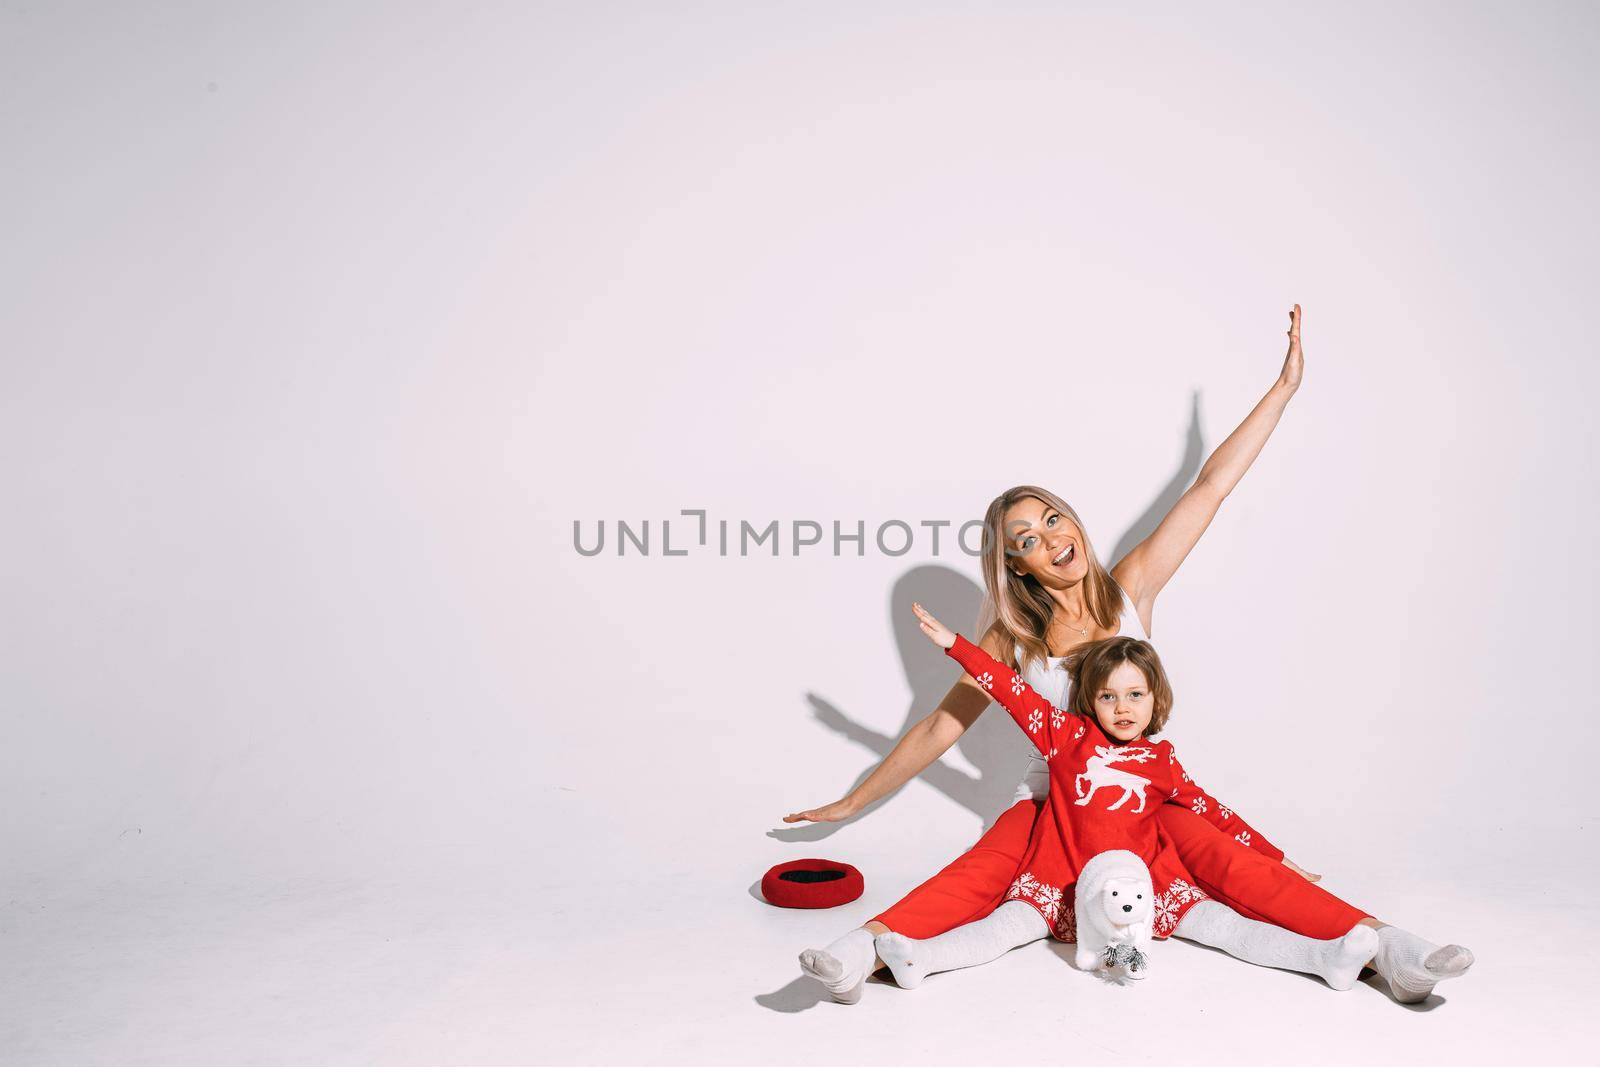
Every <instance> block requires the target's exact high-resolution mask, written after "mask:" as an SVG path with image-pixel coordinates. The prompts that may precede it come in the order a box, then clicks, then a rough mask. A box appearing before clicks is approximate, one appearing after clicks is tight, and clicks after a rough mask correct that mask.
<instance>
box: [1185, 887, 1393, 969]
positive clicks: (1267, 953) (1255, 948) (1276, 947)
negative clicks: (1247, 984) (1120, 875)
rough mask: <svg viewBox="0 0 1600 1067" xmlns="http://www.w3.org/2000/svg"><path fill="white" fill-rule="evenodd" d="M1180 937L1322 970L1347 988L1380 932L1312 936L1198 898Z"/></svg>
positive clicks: (1245, 956) (1262, 961)
mask: <svg viewBox="0 0 1600 1067" xmlns="http://www.w3.org/2000/svg"><path fill="white" fill-rule="evenodd" d="M1172 932H1173V933H1174V934H1177V935H1178V936H1179V937H1181V938H1184V939H1186V940H1189V941H1196V942H1198V943H1200V944H1202V945H1210V946H1211V947H1213V948H1220V949H1222V951H1224V952H1226V953H1228V954H1229V955H1230V956H1236V957H1238V958H1239V959H1241V960H1244V961H1245V962H1246V963H1254V964H1256V965H1257V966H1261V967H1277V968H1280V969H1282V970H1285V971H1300V972H1301V973H1303V974H1315V975H1320V976H1321V977H1322V980H1323V981H1325V982H1327V983H1328V984H1329V985H1330V986H1332V987H1333V988H1334V989H1351V988H1353V987H1354V986H1355V984H1356V979H1357V978H1359V977H1360V976H1361V968H1362V967H1364V966H1366V963H1367V961H1368V960H1370V959H1371V958H1372V954H1373V952H1375V951H1376V950H1377V948H1378V932H1377V931H1376V930H1374V929H1372V927H1370V926H1354V927H1351V929H1350V932H1349V933H1347V934H1345V935H1344V936H1343V937H1335V938H1332V939H1331V940H1328V941H1316V940H1313V939H1312V938H1309V937H1301V936H1300V935H1299V934H1295V933H1290V932H1289V931H1288V930H1284V929H1282V928H1280V927H1277V926H1273V925H1271V924H1270V923H1263V922H1256V921H1255V920H1254V919H1246V918H1245V917H1244V916H1243V915H1240V914H1239V913H1238V912H1236V911H1234V910H1233V909H1232V908H1230V907H1228V906H1227V905H1225V904H1219V903H1218V902H1217V901H1214V900H1202V901H1201V902H1200V903H1198V904H1196V905H1195V906H1194V907H1192V908H1190V909H1189V911H1188V912H1187V913H1186V914H1185V915H1184V917H1183V921H1182V922H1180V923H1178V926H1177V929H1175V930H1173V931H1172Z"/></svg>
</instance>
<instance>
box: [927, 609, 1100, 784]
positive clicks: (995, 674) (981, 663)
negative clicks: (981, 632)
mask: <svg viewBox="0 0 1600 1067" xmlns="http://www.w3.org/2000/svg"><path fill="white" fill-rule="evenodd" d="M911 610H912V611H914V612H916V613H917V621H918V622H920V623H921V624H922V632H923V633H925V634H927V635H928V640H930V641H932V642H933V643H934V644H936V645H938V646H939V647H940V648H942V649H944V650H945V655H947V656H949V657H950V658H951V659H953V660H955V661H956V662H957V663H959V664H961V666H962V668H963V669H964V670H965V671H966V672H967V673H968V674H970V675H972V680H973V681H975V682H977V683H978V684H979V685H980V686H982V687H983V689H984V691H985V692H987V693H988V694H989V695H990V696H992V697H994V698H995V699H996V700H998V701H999V702H1000V703H1001V705H1002V706H1004V707H1005V709H1006V710H1007V711H1009V712H1010V713H1011V717H1012V718H1013V719H1015V720H1017V725H1018V726H1020V727H1022V730H1023V732H1024V733H1026V734H1027V735H1028V737H1029V738H1031V739H1032V741H1033V743H1034V744H1035V745H1037V746H1039V751H1040V752H1042V753H1044V754H1045V755H1046V756H1049V755H1051V754H1052V753H1053V751H1054V749H1055V748H1056V745H1057V742H1056V732H1057V731H1058V730H1060V729H1061V728H1062V726H1063V725H1064V724H1065V723H1066V720H1067V719H1068V718H1070V717H1071V716H1069V715H1068V714H1067V713H1066V712H1064V711H1062V710H1061V709H1060V708H1058V707H1056V706H1055V705H1054V704H1052V703H1050V702H1049V701H1048V700H1046V699H1045V698H1044V697H1042V696H1040V695H1039V694H1038V693H1036V692H1034V691H1033V688H1032V687H1031V686H1030V685H1028V683H1026V682H1024V681H1023V680H1022V677H1021V676H1020V675H1019V674H1017V672H1016V671H1014V670H1012V669H1011V668H1010V667H1007V666H1005V665H1004V664H1002V663H1001V662H1000V661H999V660H997V659H995V658H994V657H993V656H991V655H989V653H987V652H985V651H984V650H983V649H981V648H979V647H978V646H977V645H975V644H973V643H972V642H971V641H968V640H967V639H966V638H965V637H962V636H961V635H960V634H958V633H956V632H955V631H954V630H951V629H949V628H948V627H946V626H945V625H944V624H943V623H941V622H940V621H939V620H938V619H936V618H934V617H933V616H932V615H930V614H929V613H928V612H927V611H926V610H925V609H924V608H923V606H922V605H921V604H913V605H911Z"/></svg>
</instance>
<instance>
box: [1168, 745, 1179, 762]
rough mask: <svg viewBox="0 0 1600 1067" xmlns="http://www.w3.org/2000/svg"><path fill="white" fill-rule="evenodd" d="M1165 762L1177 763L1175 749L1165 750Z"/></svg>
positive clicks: (1176, 751)
mask: <svg viewBox="0 0 1600 1067" xmlns="http://www.w3.org/2000/svg"><path fill="white" fill-rule="evenodd" d="M1167 762H1168V763H1177V762H1178V750H1177V749H1175V748H1169V749H1167Z"/></svg>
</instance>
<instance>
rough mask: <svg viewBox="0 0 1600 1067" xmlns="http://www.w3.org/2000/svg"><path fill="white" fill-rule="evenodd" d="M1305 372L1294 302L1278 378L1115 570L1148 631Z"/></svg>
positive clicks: (1258, 451) (1275, 423) (1296, 306)
mask: <svg viewBox="0 0 1600 1067" xmlns="http://www.w3.org/2000/svg"><path fill="white" fill-rule="evenodd" d="M1304 368H1305V358H1304V356H1303V355H1302V354H1301V352H1300V305H1299V304H1296V305H1295V306H1294V310H1293V311H1291V312H1289V352H1288V354H1287V355H1285V356H1284V357H1283V370H1282V371H1281V372H1279V374H1278V380H1277V381H1276V382H1274V383H1273V384H1272V388H1271V389H1269V390H1267V395H1266V396H1264V397H1262V398H1261V401H1260V403H1258V404H1256V406H1255V408H1254V409H1253V410H1252V411H1251V412H1250V414H1249V415H1247V416H1245V420H1244V421H1243V422H1241V423H1240V424H1239V426H1238V428H1237V429H1235V430H1234V431H1233V432H1232V433H1231V434H1229V435H1228V439H1227V440H1225V441H1223V442H1222V444H1220V445H1218V446H1217V448H1216V451H1214V452H1212V453H1211V455H1210V457H1209V458H1207V460H1206V462H1205V465H1204V466H1203V467H1201V468H1200V473H1199V474H1198V475H1197V476H1196V477H1195V480H1194V484H1193V485H1191V486H1190V487H1189V489H1188V491H1187V492H1185V493H1184V494H1183V496H1181V497H1179V498H1178V502H1177V503H1176V504H1174V505H1173V506H1172V510H1171V511H1169V512H1167V515H1166V517H1165V518H1164V519H1162V520H1161V525H1159V526H1157V527H1156V528H1155V532H1153V533H1152V534H1151V535H1150V536H1149V537H1147V538H1145V539H1144V540H1143V541H1141V542H1139V543H1138V544H1137V545H1135V546H1134V548H1133V551H1131V552H1129V553H1128V554H1127V555H1126V556H1124V557H1123V558H1122V560H1121V561H1120V562H1119V563H1118V564H1117V565H1116V567H1115V568H1113V574H1114V576H1115V577H1116V579H1117V584H1119V585H1120V586H1122V588H1123V589H1124V590H1125V591H1126V592H1127V594H1128V596H1129V597H1131V598H1132V600H1133V603H1134V606H1135V607H1137V608H1138V609H1139V615H1140V617H1141V618H1142V619H1143V620H1144V622H1145V629H1146V631H1147V632H1148V630H1149V619H1150V610H1151V608H1152V607H1154V605H1155V599H1156V594H1158V593H1160V592H1161V590H1162V588H1163V587H1165V586H1166V584H1167V582H1168V580H1170V579H1171V578H1172V576H1173V575H1174V574H1175V573H1177V570H1178V565H1179V564H1181V563H1182V562H1183V561H1184V559H1185V558H1186V557H1187V556H1188V555H1189V551H1190V550H1191V549H1193V548H1194V546H1195V544H1196V543H1197V542H1198V541H1199V540H1200V535H1201V534H1203V533H1205V532H1206V527H1208V526H1210V525H1211V520H1212V519H1213V518H1215V517H1216V514H1217V509H1218V508H1220V507H1221V506H1222V501H1223V500H1224V499H1225V498H1226V497H1227V495H1228V494H1229V493H1231V492H1233V487H1234V486H1236V485H1238V484H1239V479H1241V478H1243V477H1244V472H1245V471H1247V470H1249V469H1250V464H1252V463H1254V462H1255V459H1256V456H1258V455H1260V454H1261V449H1262V447H1263V446H1264V445H1265V444H1266V443H1267V438H1268V437H1271V436H1272V431H1273V429H1274V428H1276V427H1277V425H1278V418H1279V417H1280V416H1281V415H1282V414H1283V409H1284V407H1285V405H1287V404H1288V403H1289V398H1290V397H1292V396H1294V394H1295V391H1296V390H1298V389H1299V388H1300V378H1301V375H1302V373H1303V372H1304Z"/></svg>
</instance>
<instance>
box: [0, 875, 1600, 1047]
mask: <svg viewBox="0 0 1600 1067" xmlns="http://www.w3.org/2000/svg"><path fill="white" fill-rule="evenodd" d="M748 873H749V872H748V871H746V870H743V869H742V868H739V867H738V865H737V864H734V863H731V862H730V863H729V864H727V865H726V866H724V867H711V866H705V865H697V864H688V863H686V864H684V865H683V867H682V868H681V869H663V870H657V871H648V872H640V877H639V878H638V879H637V880H634V881H629V880H626V879H617V878H614V877H613V878H607V879H605V880H603V881H602V882H600V883H597V884H586V883H585V881H584V880H583V879H582V878H578V879H573V878H570V877H567V876H565V874H564V873H563V872H561V871H558V870H547V871H545V872H543V873H538V872H534V871H532V870H531V869H530V870H529V871H527V872H524V873H523V874H520V875H519V874H516V873H505V874H503V875H499V876H497V877H495V878H494V879H481V880H480V884H471V885H463V884H449V883H448V882H447V881H446V880H444V879H440V878H432V879H429V878H408V879H405V880H387V881H383V880H370V881H362V880H349V881H331V880H329V881H319V880H315V879H300V880H296V881H293V882H284V881H278V882H275V883H274V882H270V881H258V882H255V883H253V884H249V885H238V884H235V885H221V884H219V885H206V884H204V883H203V882H202V881H199V880H195V879H193V878H191V879H189V880H188V881H178V880H164V879H163V878H162V877H160V876H154V875H150V876H146V877H145V878H143V879H142V883H143V884H137V883H129V884H118V885H112V884H98V885H88V884H79V885H72V886H57V887H43V886H35V887H32V888H31V889H30V888H29V887H26V886H16V885H13V886H10V887H8V889H9V892H8V893H7V894H6V896H5V901H4V903H5V908H4V910H3V912H0V914H3V916H4V924H3V927H0V951H3V953H4V956H3V959H0V1003H3V1010H4V1017H3V1021H0V1063H4V1064H6V1065H7V1067H20V1065H33V1064H63V1065H67V1064H71V1065H86V1064H115V1065H135V1064H162V1065H174V1067H176V1065H189V1064H195V1065H202V1064H203V1065H208V1067H209V1065H216V1064H298V1063H306V1064H457V1063H459V1064H502V1063H504V1064H526V1063H541V1064H548V1063H555V1064H567V1063H763V1064H787V1063H795V1064H799V1063H807V1064H816V1063H819V1062H821V1063H828V1062H834V1063H860V1062H867V1061H869V1060H884V1061H887V1062H908V1061H914V1060H919V1061H921V1062H925V1063H956V1062H972V1061H973V1060H974V1059H975V1058H976V1057H979V1056H983V1057H985V1058H988V1057H991V1056H993V1055H995V1054H999V1055H1001V1056H1004V1057H1018V1058H1022V1059H1023V1060H1024V1061H1027V1060H1031V1059H1033V1058H1042V1057H1051V1058H1059V1059H1060V1060H1061V1062H1078V1063H1083V1062H1094V1063H1106V1062H1118V1063H1184V1064H1195V1063H1200V1064H1206V1063H1219V1064H1220V1063H1231V1064H1238V1063H1313V1064H1322V1063H1326V1064H1342V1063H1353V1062H1362V1063H1367V1064H1382V1063H1415V1064H1432V1063H1438V1062H1441V1061H1443V1060H1444V1059H1445V1058H1446V1057H1454V1060H1453V1062H1458V1063H1488V1062H1505V1061H1506V1060H1507V1059H1508V1058H1511V1057H1514V1058H1515V1059H1516V1060H1517V1061H1520V1062H1525V1063H1530V1064H1531V1063H1539V1062H1546V1061H1548V1059H1549V1058H1550V1057H1553V1056H1556V1055H1570V1056H1576V1057H1577V1058H1578V1059H1579V1060H1580V1061H1582V1060H1588V1061H1589V1062H1592V1059H1590V1057H1592V1056H1593V1055H1594V1054H1595V1051H1596V1046H1595V1045H1594V1038H1595V1035H1596V1031H1595V1025H1594V1015H1593V1003H1594V995H1595V993H1596V991H1597V985H1596V983H1595V981H1594V979H1593V977H1592V974H1591V973H1589V971H1588V970H1587V968H1589V967H1590V966H1591V964H1592V961H1593V959H1594V958H1595V953H1596V950H1597V949H1600V938H1597V937H1596V929H1597V924H1596V921H1595V919H1596V914H1595V907H1594V905H1593V903H1592V902H1590V901H1588V900H1587V899H1584V898H1583V895H1582V894H1581V893H1580V892H1578V886H1577V885H1576V883H1575V882H1574V881H1573V880H1571V879H1567V878H1564V877H1562V876H1561V875H1560V874H1559V873H1557V874H1555V875H1554V876H1551V875H1549V874H1548V872H1546V874H1545V875H1542V876H1541V877H1540V878H1538V879H1529V880H1517V879H1508V878H1507V877H1505V874H1504V872H1500V873H1499V874H1493V873H1492V872H1480V874H1478V875H1474V876H1473V880H1474V881H1477V882H1479V885H1478V887H1477V888H1476V889H1474V890H1473V891H1472V892H1470V893H1469V892H1466V891H1463V890H1462V889H1461V888H1459V887H1452V886H1451V885H1447V884H1437V885H1429V884H1426V882H1425V881H1419V880H1417V879H1416V878H1415V877H1412V878H1409V879H1408V880H1407V884H1406V886H1405V888H1404V890H1403V891H1401V890H1397V889H1396V888H1395V887H1394V886H1393V885H1386V886H1383V887H1381V892H1382V895H1383V896H1384V897H1385V899H1386V900H1387V901H1389V902H1392V903H1393V904H1394V906H1395V908H1396V909H1397V911H1403V912H1406V913H1408V914H1409V915H1410V916H1412V917H1413V918H1414V919H1415V920H1416V921H1415V924H1414V925H1417V926H1418V927H1419V928H1420V929H1421V930H1422V932H1424V933H1426V934H1429V935H1432V936H1437V937H1441V938H1445V939H1450V938H1454V939H1458V940H1460V941H1462V942H1464V943H1467V944H1469V945H1470V947H1472V948H1473V949H1474V951H1475V952H1476V954H1477V959H1478V962H1477V965H1476V967H1475V968H1474V970H1473V971H1472V972H1471V973H1470V974H1469V975H1468V976H1466V977H1465V978H1463V979H1461V980H1459V981H1457V982H1455V983H1453V984H1452V985H1451V986H1450V987H1448V988H1447V989H1445V991H1444V994H1443V995H1442V996H1436V997H1435V998H1434V999H1432V1000H1431V1001H1429V1002H1428V1003H1427V1004H1425V1005H1423V1006H1421V1007H1420V1008H1408V1007H1402V1006H1400V1005H1398V1004H1396V1003H1394V1002H1393V1001H1391V1000H1390V999H1389V997H1388V996H1387V995H1385V993H1384V992H1383V991H1382V989H1381V987H1380V986H1378V985H1376V984H1371V985H1361V986H1358V987H1357V988H1356V989H1355V990H1353V991H1351V992H1347V993H1335V992H1332V991H1330V990H1328V989H1327V988H1325V987H1324V986H1322V985H1321V983H1320V982H1318V981H1316V980H1314V979H1310V978H1305V977H1300V976H1296V975H1289V974H1282V973H1278V972H1272V971H1266V970H1260V969H1256V968H1252V967H1249V966H1246V965H1244V964H1241V963H1238V962H1236V961H1234V960H1232V959H1229V958H1227V957H1225V956H1223V955H1221V954H1219V953H1216V952H1213V951H1209V950H1205V949H1200V948H1196V947H1194V946H1191V945H1187V944H1184V943H1181V942H1177V941H1169V942H1165V943H1162V944H1159V945H1157V946H1156V951H1155V959H1154V964H1153V966H1154V970H1153V973H1152V975H1151V977H1150V979H1149V980H1148V981H1146V982H1144V983H1143V984H1142V985H1137V986H1130V987H1126V988H1124V987H1117V986H1113V985H1109V984H1107V983H1104V982H1102V981H1099V980H1097V979H1095V978H1092V977H1090V976H1087V975H1083V974H1080V973H1078V972H1076V971H1074V970H1073V969H1072V967H1071V966H1070V964H1069V963H1068V962H1067V957H1066V954H1065V953H1064V952H1063V951H1062V950H1061V948H1060V947H1059V946H1050V945H1045V944H1038V945H1033V946H1030V947H1028V948H1025V949H1022V950H1019V951H1017V952H1014V953H1012V954H1011V955H1009V956H1007V957H1005V958H1003V959H1002V960H1000V961H998V962H997V963H994V964H991V965H990V966H988V967H985V968H980V969H976V970H972V971H966V972H959V973H953V974H948V975H944V976H940V977H935V978H932V979H930V980H929V981H928V982H927V983H926V984H925V985H924V986H923V987H922V988H921V989H919V990H917V991H915V992H907V991H902V990H900V989H897V988H895V987H894V986H892V985H887V984H883V983H880V982H876V981H875V982H873V983H871V984H870V985H869V987H868V988H867V990H866V995H865V996H864V998H863V999H862V1001H861V1002H860V1003H859V1004H858V1005H855V1006H852V1007H844V1006H841V1005H837V1004H834V1003H832V1002H831V1001H828V1000H825V999H819V996H818V993H819V991H818V989H817V988H815V987H814V986H813V985H811V984H810V983H809V982H807V981H805V980H803V979H800V978H798V977H797V973H798V972H797V970H796V968H795V965H794V955H795V953H796V951H798V949H800V948H802V947H804V946H806V945H808V944H813V943H820V942H823V941H825V940H826V939H828V938H829V937H831V936H832V935H834V934H835V933H837V932H839V931H840V930H842V929H843V928H845V927H847V926H849V925H851V924H854V923H856V922H859V921H860V920H862V919H864V918H866V917H868V916H869V915H870V914H872V913H873V911H874V910H876V908H878V907H879V906H881V905H882V904H884V903H886V902H887V901H888V900H890V899H892V898H893V896H894V895H896V894H897V892H898V891H899V890H900V889H901V888H903V886H902V885H901V884H900V882H899V879H901V878H902V877H906V878H909V877H912V876H915V875H916V874H920V873H922V872H919V871H912V870H911V869H910V864H909V863H908V864H907V869H906V871H904V872H903V873H902V872H896V871H888V870H884V871H882V872H880V877H878V878H877V879H875V880H874V882H873V883H872V884H871V885H870V888H871V890H872V891H871V892H869V894H868V895H867V896H866V897H864V898H863V899H862V900H861V901H858V902H856V903H855V904H852V905H849V906H846V907H844V908H840V909H837V910H835V911H832V912H800V911H785V910H781V909H777V908H773V907H771V906H769V905H767V904H765V903H763V902H761V901H760V900H758V899H756V897H755V896H754V894H753V892H752V889H751V887H750V882H749V880H748V879H744V878H743V876H744V875H745V874H748ZM755 873H757V874H759V870H757V871H756V872H755ZM1367 873H1368V878H1369V881H1366V882H1362V881H1357V880H1355V879H1350V878H1346V879H1342V880H1341V881H1340V884H1339V886H1338V888H1340V889H1341V890H1342V891H1344V892H1346V893H1348V894H1349V895H1351V896H1352V897H1354V898H1357V899H1361V898H1363V897H1368V896H1370V895H1371V894H1374V893H1377V892H1379V891H1380V886H1379V885H1378V884H1377V883H1379V882H1389V881H1393V880H1394V874H1393V872H1384V871H1374V872H1367ZM1485 882H1488V883H1490V884H1492V885H1493V888H1492V889H1487V890H1486V889H1484V888H1483V883H1485ZM1086 1057H1088V1058H1086ZM1001 1062H1004V1061H1001Z"/></svg>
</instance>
